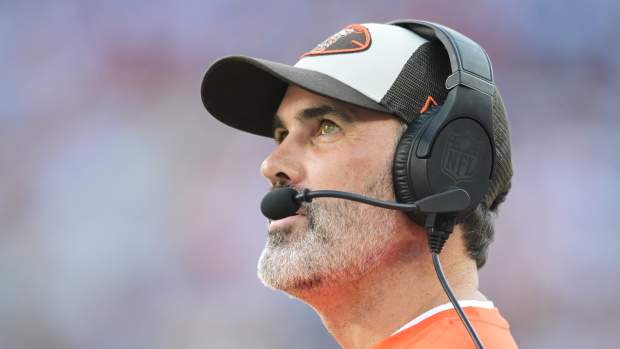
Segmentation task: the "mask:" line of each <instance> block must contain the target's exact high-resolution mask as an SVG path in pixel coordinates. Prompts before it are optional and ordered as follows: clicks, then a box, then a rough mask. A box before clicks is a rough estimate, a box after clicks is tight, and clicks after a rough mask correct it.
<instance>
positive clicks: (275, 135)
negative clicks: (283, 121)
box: [273, 128, 288, 144]
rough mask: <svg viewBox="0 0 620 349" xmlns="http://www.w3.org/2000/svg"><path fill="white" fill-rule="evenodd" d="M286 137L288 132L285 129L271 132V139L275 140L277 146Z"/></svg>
mask: <svg viewBox="0 0 620 349" xmlns="http://www.w3.org/2000/svg"><path fill="white" fill-rule="evenodd" d="M286 136H288V130H287V129H285V128H276V129H275V130H274V131H273V139H275V140H276V143H278V144H280V143H282V142H284V139H285V138H286Z"/></svg>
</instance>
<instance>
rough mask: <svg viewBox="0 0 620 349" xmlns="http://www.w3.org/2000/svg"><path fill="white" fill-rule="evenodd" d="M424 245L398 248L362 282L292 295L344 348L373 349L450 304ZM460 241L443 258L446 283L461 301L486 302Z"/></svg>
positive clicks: (452, 243) (450, 244) (454, 240)
mask: <svg viewBox="0 0 620 349" xmlns="http://www.w3.org/2000/svg"><path fill="white" fill-rule="evenodd" d="M455 233H456V232H455ZM454 235H457V234H454ZM458 235H460V234H458ZM420 240H423V241H422V243H415V242H411V241H409V242H408V243H406V244H402V245H401V246H397V247H396V250H397V251H396V252H395V253H393V254H392V256H391V258H388V259H387V260H385V261H384V263H382V264H381V266H380V267H379V268H377V269H376V270H374V271H373V272H371V273H369V274H367V275H365V276H364V277H363V278H361V279H359V280H356V281H353V282H349V283H346V284H338V285H331V286H325V287H322V288H318V289H312V290H305V291H302V292H292V294H293V295H294V296H296V297H298V298H300V299H302V300H303V301H305V302H306V303H308V304H309V305H310V306H312V307H313V308H314V309H315V311H316V312H317V313H318V314H319V316H320V317H321V320H322V321H323V324H324V325H325V327H326V328H327V330H328V331H329V332H330V333H331V334H332V336H333V337H334V338H335V339H336V341H337V342H338V343H339V344H340V346H341V347H342V348H345V349H368V348H371V347H372V346H373V344H375V343H377V342H379V341H381V340H382V339H384V338H387V337H389V336H390V335H391V334H392V333H394V332H395V331H397V330H398V329H399V328H400V327H401V326H403V325H404V324H406V323H407V322H409V321H410V320H412V319H414V318H415V317H416V316H418V315H420V314H422V313H423V312H425V311H427V310H429V309H432V308H433V307H436V306H438V305H441V304H445V303H448V302H449V300H448V297H447V296H446V295H445V293H444V291H443V289H442V288H441V284H440V283H439V281H438V280H437V276H436V274H435V270H434V268H433V264H432V260H431V256H430V253H429V252H428V249H427V248H426V246H425V245H426V239H425V238H424V239H420ZM460 240H461V238H460V236H458V238H457V236H452V238H451V239H450V240H448V243H447V244H446V246H445V247H444V252H443V253H442V254H441V258H442V262H443V263H442V266H443V269H444V272H445V274H446V277H447V279H448V281H449V282H450V286H451V288H452V290H453V291H454V293H455V295H456V297H457V299H461V300H462V299H474V300H486V298H485V297H484V295H482V294H481V293H480V292H479V291H478V274H477V269H476V265H475V262H474V261H472V260H471V259H469V258H468V257H466V256H464V255H463V253H462V251H464V246H462V245H463V244H462V243H461V242H459V241H460ZM422 244H423V245H424V246H422ZM411 251H417V252H411ZM463 257H464V258H463Z"/></svg>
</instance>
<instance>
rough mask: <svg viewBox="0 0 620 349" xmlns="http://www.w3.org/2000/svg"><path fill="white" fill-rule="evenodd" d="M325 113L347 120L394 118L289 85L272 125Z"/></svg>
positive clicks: (275, 125)
mask: <svg viewBox="0 0 620 349" xmlns="http://www.w3.org/2000/svg"><path fill="white" fill-rule="evenodd" d="M325 114H336V115H338V116H340V117H341V118H342V119H344V121H347V122H354V121H363V120H370V119H385V118H388V119H394V118H395V117H394V116H393V115H389V114H384V113H379V112H374V111H370V110H367V109H364V108H359V107H356V106H354V105H351V104H349V103H345V102H341V101H339V100H336V99H333V98H329V97H324V96H321V95H318V94H316V93H313V92H310V91H308V90H305V89H303V88H301V87H298V86H295V85H289V87H288V88H287V90H286V93H285V94H284V97H283V98H282V102H280V105H279V107H278V110H277V111H276V113H275V115H274V127H282V126H286V125H287V124H289V123H291V122H293V120H294V119H296V118H297V119H312V118H314V117H319V116H321V115H325Z"/></svg>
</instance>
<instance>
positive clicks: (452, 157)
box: [441, 132, 482, 183]
mask: <svg viewBox="0 0 620 349" xmlns="http://www.w3.org/2000/svg"><path fill="white" fill-rule="evenodd" d="M481 147H482V142H480V141H479V140H478V139H476V138H475V137H472V135H470V134H469V133H458V132H454V133H452V134H451V135H449V138H448V142H447V145H446V148H445V149H444V152H443V155H442V157H441V172H443V173H444V174H445V175H447V176H448V177H450V178H451V179H452V180H453V181H454V182H455V183H460V182H469V181H471V180H473V178H474V175H475V173H476V167H477V166H478V159H479V157H480V150H481Z"/></svg>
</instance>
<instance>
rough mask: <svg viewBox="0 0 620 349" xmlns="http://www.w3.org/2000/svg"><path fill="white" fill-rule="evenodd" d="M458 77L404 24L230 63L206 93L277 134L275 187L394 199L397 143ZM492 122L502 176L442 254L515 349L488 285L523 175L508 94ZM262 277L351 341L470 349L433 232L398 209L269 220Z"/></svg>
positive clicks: (498, 335)
mask: <svg viewBox="0 0 620 349" xmlns="http://www.w3.org/2000/svg"><path fill="white" fill-rule="evenodd" d="M449 73H450V62H449V60H448V56H447V53H446V51H445V49H444V48H443V46H442V45H441V44H440V43H438V42H435V41H432V42H431V41H428V40H426V39H424V38H423V37H421V36H419V35H417V34H416V33H414V32H412V31H410V30H407V29H405V28H403V27H401V26H397V25H388V24H363V25H359V24H355V25H351V26H348V27H347V28H345V29H343V30H341V31H340V32H338V33H336V34H334V35H333V36H331V37H330V38H328V39H327V40H325V41H324V42H322V43H321V44H319V45H318V46H317V47H316V48H314V49H313V50H312V51H310V52H308V53H306V54H304V55H303V56H302V58H301V59H300V61H299V62H298V63H297V64H296V65H295V66H294V67H291V66H286V65H283V64H279V63H274V62H268V61H264V60H259V59H254V58H249V57H228V58H224V59H221V60H220V61H218V62H216V63H215V64H213V65H212V66H211V67H210V69H209V71H208V72H207V74H206V75H205V79H204V81H203V86H202V98H203V102H204V104H205V106H206V108H207V109H208V110H209V111H210V112H211V114H212V115H213V116H214V117H216V118H217V119H219V120H221V121H223V122H224V123H226V124H228V125H230V126H232V127H235V128H238V129H241V130H244V131H247V132H251V133H254V134H258V135H263V136H268V137H273V138H274V139H275V141H276V143H277V146H276V148H275V150H274V151H273V152H272V153H271V154H270V155H269V156H268V157H267V158H266V159H265V161H264V162H263V164H262V166H261V173H262V174H263V176H265V177H266V178H267V180H268V181H269V182H270V184H271V185H272V186H273V187H274V188H277V187H292V188H295V189H298V190H301V189H304V188H309V189H312V190H320V189H332V190H341V191H348V192H353V193H359V194H363V195H366V196H369V197H373V198H379V199H383V200H388V201H394V200H395V199H396V198H395V194H394V185H393V173H392V168H393V165H392V164H393V161H394V153H395V149H396V147H397V145H398V143H399V139H400V138H401V136H402V135H403V132H404V131H405V130H406V128H407V126H408V125H410V124H412V123H415V120H417V119H418V118H420V117H421V115H430V114H429V113H428V112H429V111H430V110H432V108H436V106H437V105H438V104H439V105H441V104H442V103H443V102H444V100H445V99H446V95H447V92H448V91H447V90H446V87H445V81H446V78H447V77H448V75H449ZM425 113H427V114H425ZM426 117H429V116H426ZM493 125H494V127H493V133H494V135H493V139H494V143H495V151H496V154H497V157H496V165H495V166H496V170H495V172H494V174H493V178H492V179H491V184H490V186H489V189H488V191H487V192H486V193H485V195H484V199H483V200H482V202H481V203H480V204H479V205H478V206H477V207H476V209H475V210H474V211H473V212H471V213H469V214H468V215H467V216H466V217H465V218H464V219H460V220H459V221H458V222H457V223H458V224H457V225H456V226H455V227H454V231H453V233H452V235H451V238H450V239H448V241H447V243H446V245H445V247H444V248H443V252H442V253H441V259H442V261H443V265H444V272H445V275H446V277H447V279H448V280H449V281H450V284H451V286H452V289H453V291H454V293H455V295H456V298H457V299H459V304H460V305H461V306H462V307H463V308H464V309H465V313H466V314H467V316H468V317H469V320H470V321H471V323H472V324H473V327H474V328H475V330H476V331H477V332H478V335H479V336H480V338H481V340H482V342H483V343H484V345H485V346H486V347H487V348H516V344H515V343H514V340H513V339H512V336H511V334H510V331H509V328H508V324H507V322H506V320H504V319H503V318H502V317H501V315H500V314H499V312H498V310H497V309H496V308H495V307H494V305H493V303H492V302H491V301H489V300H488V299H487V298H486V297H485V296H484V295H483V294H482V293H481V292H480V291H479V290H478V273H477V270H478V268H480V267H482V266H483V265H484V263H485V262H486V256H487V248H488V245H489V244H490V242H491V240H492V238H493V234H494V232H493V225H492V224H493V222H492V218H493V216H494V214H495V213H496V210H497V207H498V206H499V204H500V203H501V202H502V201H503V200H504V198H505V196H506V194H507V193H508V191H509V189H510V179H511V177H512V168H511V163H510V142H509V133H508V126H507V121H506V118H505V116H504V111H503V104H502V101H501V98H500V96H499V93H495V96H494V98H493ZM258 276H259V278H260V279H261V281H262V282H263V283H264V284H265V285H266V286H268V287H271V288H274V289H277V290H282V291H284V292H286V293H288V294H290V295H292V296H294V297H296V298H298V299H300V300H302V301H304V302H306V303H307V304H309V305H310V306H311V307H313V309H315V311H316V312H317V313H318V314H319V316H320V317H321V319H322V321H323V323H324V325H325V327H326V328H327V330H328V331H329V332H330V333H331V334H332V335H333V337H334V338H335V339H336V341H337V342H338V343H339V344H340V345H341V346H342V347H343V348H347V349H366V348H376V349H380V348H381V349H382V348H430V347H433V348H471V347H473V345H472V342H471V339H470V338H469V335H468V333H467V332H466V330H465V328H464V327H463V324H462V323H461V322H460V320H459V318H458V316H457V313H456V312H455V310H454V309H453V308H452V305H451V304H450V303H449V302H448V299H447V297H446V295H445V294H444V291H443V290H442V287H441V285H440V283H439V281H438V280H437V276H436V274H435V271H434V269H433V263H432V261H431V257H430V253H429V250H428V239H427V232H426V230H425V229H424V228H423V227H422V226H420V225H419V224H417V223H416V222H415V221H414V220H412V219H411V218H409V217H408V216H407V215H406V214H405V213H403V212H400V211H393V210H387V209H383V208H378V207H374V206H369V205H364V204H360V203H356V202H352V201H345V200H338V199H317V200H314V201H313V202H311V203H307V204H304V205H303V206H302V207H301V208H300V209H299V210H298V211H297V212H296V214H295V215H293V216H290V217H287V218H283V219H278V220H272V221H270V222H269V228H268V241H267V244H266V246H265V249H264V250H263V252H262V254H261V257H260V260H259V263H258Z"/></svg>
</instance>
